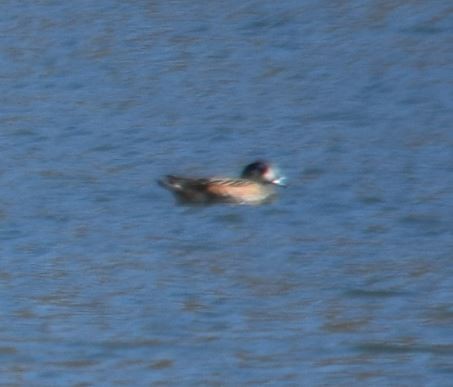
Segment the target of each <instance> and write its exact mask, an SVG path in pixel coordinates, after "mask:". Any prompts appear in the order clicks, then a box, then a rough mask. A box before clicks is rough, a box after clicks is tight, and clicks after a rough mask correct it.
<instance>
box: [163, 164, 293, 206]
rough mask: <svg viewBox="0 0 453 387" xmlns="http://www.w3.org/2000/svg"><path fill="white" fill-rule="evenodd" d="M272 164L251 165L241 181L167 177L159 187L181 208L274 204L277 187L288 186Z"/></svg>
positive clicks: (246, 168)
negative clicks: (169, 194)
mask: <svg viewBox="0 0 453 387" xmlns="http://www.w3.org/2000/svg"><path fill="white" fill-rule="evenodd" d="M285 180H286V179H285V178H284V177H283V176H280V175H279V174H278V172H277V170H276V169H275V167H273V166H272V164H271V163H269V162H267V161H263V160H257V161H254V162H253V163H250V164H248V165H247V166H246V167H245V168H244V169H243V170H242V173H241V175H240V177H239V178H217V177H208V178H191V177H180V176H174V175H167V176H164V177H163V178H161V179H159V180H158V181H157V182H158V184H159V185H160V186H161V187H163V188H165V189H167V190H168V191H170V192H171V193H173V195H174V196H175V198H176V200H177V201H178V202H180V203H182V204H215V203H231V204H250V205H257V204H263V203H267V202H270V201H272V200H273V199H274V198H275V196H276V192H275V188H274V187H275V186H282V187H283V186H286V183H285Z"/></svg>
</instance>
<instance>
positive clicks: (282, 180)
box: [272, 176, 286, 187]
mask: <svg viewBox="0 0 453 387" xmlns="http://www.w3.org/2000/svg"><path fill="white" fill-rule="evenodd" d="M272 184H275V185H279V186H280V187H286V177H284V176H282V177H279V178H277V179H274V180H272Z"/></svg>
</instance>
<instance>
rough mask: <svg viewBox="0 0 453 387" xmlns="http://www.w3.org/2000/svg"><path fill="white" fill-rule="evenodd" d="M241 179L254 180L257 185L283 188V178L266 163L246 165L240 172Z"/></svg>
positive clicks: (259, 162)
mask: <svg viewBox="0 0 453 387" xmlns="http://www.w3.org/2000/svg"><path fill="white" fill-rule="evenodd" d="M241 177H242V178H243V179H249V180H254V181H257V182H259V183H265V184H275V185H279V186H285V185H286V184H285V180H286V179H285V178H284V177H283V176H281V175H280V174H279V173H278V171H277V170H276V169H275V167H273V166H272V165H271V164H270V163H268V162H267V161H262V160H259V161H255V162H253V163H251V164H249V165H247V166H246V167H245V168H244V170H243V171H242V174H241Z"/></svg>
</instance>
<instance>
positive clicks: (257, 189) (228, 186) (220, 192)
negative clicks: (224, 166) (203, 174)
mask: <svg viewBox="0 0 453 387" xmlns="http://www.w3.org/2000/svg"><path fill="white" fill-rule="evenodd" d="M206 192H207V193H208V194H209V195H210V196H211V197H214V198H215V197H217V198H222V199H224V200H227V201H232V202H248V201H255V200H256V199H258V198H261V197H262V196H263V194H264V193H263V188H262V187H261V186H260V185H259V184H257V183H255V182H253V181H250V180H247V179H210V180H208V181H207V184H206Z"/></svg>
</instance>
